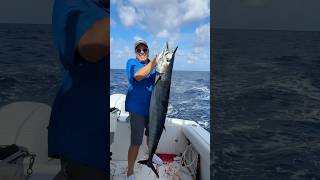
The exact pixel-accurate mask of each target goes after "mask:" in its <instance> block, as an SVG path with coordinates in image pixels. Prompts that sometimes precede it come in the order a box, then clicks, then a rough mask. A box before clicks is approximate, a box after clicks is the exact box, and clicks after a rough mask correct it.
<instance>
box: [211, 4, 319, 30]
mask: <svg viewBox="0 0 320 180" xmlns="http://www.w3.org/2000/svg"><path fill="white" fill-rule="evenodd" d="M213 5H214V11H213V14H212V16H213V17H214V18H213V21H214V24H213V25H214V26H215V27H217V28H237V29H273V30H302V31H319V30H320V21H319V17H320V1H319V0H215V1H214V4H213Z"/></svg>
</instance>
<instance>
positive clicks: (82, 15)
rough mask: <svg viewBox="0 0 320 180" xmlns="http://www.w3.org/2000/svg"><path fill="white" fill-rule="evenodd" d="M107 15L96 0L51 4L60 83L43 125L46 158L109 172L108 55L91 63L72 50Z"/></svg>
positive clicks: (106, 10)
mask: <svg viewBox="0 0 320 180" xmlns="http://www.w3.org/2000/svg"><path fill="white" fill-rule="evenodd" d="M103 2H105V1H103ZM108 11H109V10H108V9H107V5H106V4H105V3H103V4H102V6H101V5H99V4H98V0H55V2H54V7H53V15H52V26H53V35H54V36H53V37H54V44H55V46H56V48H57V50H58V53H59V59H60V62H61V73H62V82H61V84H60V89H59V91H58V93H57V96H56V99H55V101H54V104H53V107H52V112H51V117H50V122H49V126H48V154H49V156H50V157H54V158H61V157H64V158H66V159H70V160H74V161H78V162H80V163H83V164H85V165H89V166H91V167H96V168H98V169H101V170H104V171H108V170H109V141H110V138H109V137H108V135H109V118H110V117H109V115H108V108H109V107H108V105H107V104H108V102H109V95H108V93H107V92H108V90H109V88H108V87H109V84H108V79H109V72H107V70H109V63H107V62H108V59H109V57H110V56H109V55H107V57H105V58H102V59H101V60H100V61H99V62H98V63H90V62H88V61H86V60H85V59H83V58H82V57H81V56H80V55H79V53H78V52H77V50H76V47H77V45H78V42H79V40H80V38H81V36H82V35H83V34H84V33H85V32H86V31H87V30H88V29H89V28H90V27H91V26H92V25H93V24H94V23H95V22H96V21H97V20H100V19H103V18H105V17H107V16H108V15H109V12H108Z"/></svg>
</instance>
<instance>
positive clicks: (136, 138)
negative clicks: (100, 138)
mask: <svg viewBox="0 0 320 180" xmlns="http://www.w3.org/2000/svg"><path fill="white" fill-rule="evenodd" d="M129 121H130V127H131V144H130V147H129V150H128V172H127V176H128V177H129V176H131V175H132V174H134V164H135V161H136V159H137V156H138V153H139V148H140V145H141V144H142V139H143V130H144V124H145V118H144V117H142V116H139V115H137V114H133V113H130V115H129Z"/></svg>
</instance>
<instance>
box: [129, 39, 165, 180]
mask: <svg viewBox="0 0 320 180" xmlns="http://www.w3.org/2000/svg"><path fill="white" fill-rule="evenodd" d="M134 50H135V55H136V58H132V59H129V60H128V61H127V69H126V73H127V76H128V80H129V86H128V92H127V96H126V102H125V109H126V111H128V112H129V121H130V126H131V144H130V147H129V150H128V172H127V179H128V180H134V179H135V177H134V163H135V161H136V158H137V155H138V152H139V147H140V145H141V144H142V139H143V131H144V129H146V130H145V135H146V136H148V135H149V132H148V122H149V119H148V117H149V105H150V99H151V93H152V88H153V84H154V82H155V77H156V71H155V67H156V65H157V61H158V60H159V56H156V57H155V58H154V60H152V61H151V60H149V48H148V44H147V43H146V42H145V41H144V40H138V41H136V42H135V44H134ZM153 162H154V163H157V164H162V160H161V159H160V158H159V157H158V156H156V155H155V156H154V157H153Z"/></svg>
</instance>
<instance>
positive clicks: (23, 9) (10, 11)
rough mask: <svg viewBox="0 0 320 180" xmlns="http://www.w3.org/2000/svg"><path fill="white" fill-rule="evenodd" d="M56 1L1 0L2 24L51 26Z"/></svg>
mask: <svg viewBox="0 0 320 180" xmlns="http://www.w3.org/2000/svg"><path fill="white" fill-rule="evenodd" d="M53 2H54V0H0V23H23V24H51V13H52V5H53Z"/></svg>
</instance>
